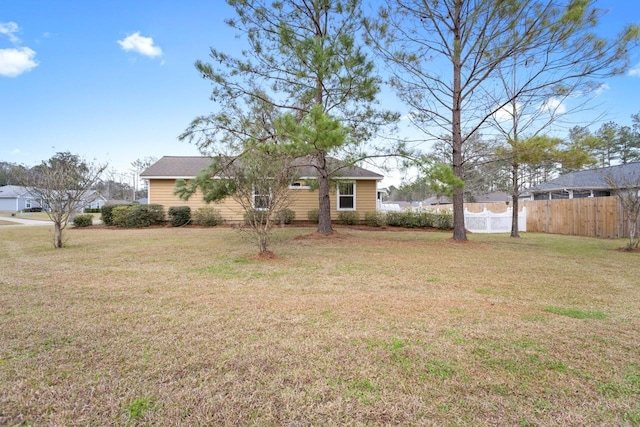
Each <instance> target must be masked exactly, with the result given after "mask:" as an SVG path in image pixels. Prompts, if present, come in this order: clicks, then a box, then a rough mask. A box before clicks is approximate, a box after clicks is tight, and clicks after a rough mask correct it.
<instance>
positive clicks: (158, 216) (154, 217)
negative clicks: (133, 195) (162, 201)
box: [137, 204, 164, 224]
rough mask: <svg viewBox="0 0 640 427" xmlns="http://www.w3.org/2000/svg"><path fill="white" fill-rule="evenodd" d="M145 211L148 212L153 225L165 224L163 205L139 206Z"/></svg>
mask: <svg viewBox="0 0 640 427" xmlns="http://www.w3.org/2000/svg"><path fill="white" fill-rule="evenodd" d="M137 206H138V207H140V208H141V209H142V210H143V211H146V212H148V215H149V218H150V219H151V223H152V224H161V223H163V222H164V206H162V205H156V204H152V205H137Z"/></svg>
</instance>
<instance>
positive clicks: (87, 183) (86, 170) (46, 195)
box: [25, 152, 107, 248]
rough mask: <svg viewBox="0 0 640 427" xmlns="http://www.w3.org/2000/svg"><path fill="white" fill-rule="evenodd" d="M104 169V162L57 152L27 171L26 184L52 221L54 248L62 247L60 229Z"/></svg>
mask: <svg viewBox="0 0 640 427" xmlns="http://www.w3.org/2000/svg"><path fill="white" fill-rule="evenodd" d="M106 168H107V165H106V164H105V165H98V164H93V163H87V162H86V161H85V160H83V159H81V158H80V157H79V156H78V155H75V154H71V153H69V152H61V153H56V155H55V156H53V157H51V158H50V159H49V160H46V161H43V162H42V163H41V164H40V165H38V166H34V167H33V168H31V169H30V170H29V171H28V172H27V174H26V177H25V182H26V187H27V188H28V189H29V192H30V193H31V194H33V195H35V196H36V197H38V198H39V199H40V200H41V203H42V205H43V207H44V209H45V211H46V212H47V215H48V216H49V218H50V219H51V221H53V226H54V237H53V246H54V247H55V248H62V247H63V245H64V241H63V231H64V229H65V228H66V226H67V225H68V224H69V222H70V220H71V219H72V217H73V215H74V214H76V213H79V212H81V211H82V208H83V207H84V206H85V205H86V204H87V202H88V200H87V195H88V194H89V191H90V190H91V188H92V187H93V185H94V184H95V183H96V182H97V180H98V178H99V177H100V175H101V174H102V173H103V172H104V171H105V170H106Z"/></svg>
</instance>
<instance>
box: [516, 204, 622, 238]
mask: <svg viewBox="0 0 640 427" xmlns="http://www.w3.org/2000/svg"><path fill="white" fill-rule="evenodd" d="M524 205H525V206H526V207H527V230H528V231H538V232H542V233H551V234H568V235H571V236H587V237H602V238H620V237H625V236H627V235H628V234H627V231H628V230H627V226H626V221H625V220H624V218H623V212H622V209H621V208H620V204H619V201H618V197H616V196H613V197H591V198H582V199H558V200H536V201H528V202H525V203H524Z"/></svg>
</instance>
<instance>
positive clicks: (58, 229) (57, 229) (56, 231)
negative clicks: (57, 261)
mask: <svg viewBox="0 0 640 427" xmlns="http://www.w3.org/2000/svg"><path fill="white" fill-rule="evenodd" d="M53 247H54V248H61V247H62V225H61V224H60V223H59V222H54V224H53Z"/></svg>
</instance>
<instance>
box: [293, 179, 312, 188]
mask: <svg viewBox="0 0 640 427" xmlns="http://www.w3.org/2000/svg"><path fill="white" fill-rule="evenodd" d="M310 188H311V187H310V186H309V185H307V183H306V182H305V181H304V180H300V181H294V182H292V183H291V185H289V189H291V190H309V189H310Z"/></svg>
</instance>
